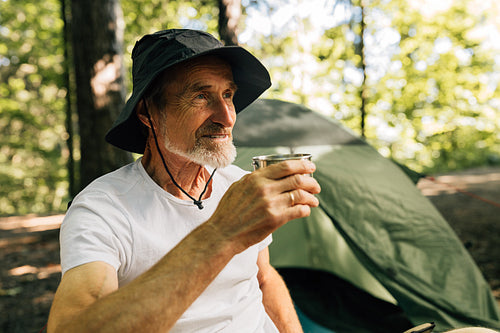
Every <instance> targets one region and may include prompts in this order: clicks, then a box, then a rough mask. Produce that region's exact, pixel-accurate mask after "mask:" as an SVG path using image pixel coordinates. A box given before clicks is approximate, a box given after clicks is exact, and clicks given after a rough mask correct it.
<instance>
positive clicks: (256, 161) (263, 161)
mask: <svg viewBox="0 0 500 333" xmlns="http://www.w3.org/2000/svg"><path fill="white" fill-rule="evenodd" d="M311 158H312V155H311V154H272V155H260V156H254V157H252V166H253V169H254V170H257V169H260V168H265V167H266V166H269V165H271V164H276V163H279V162H283V161H286V160H309V161H310V160H311ZM309 176H312V174H309Z"/></svg>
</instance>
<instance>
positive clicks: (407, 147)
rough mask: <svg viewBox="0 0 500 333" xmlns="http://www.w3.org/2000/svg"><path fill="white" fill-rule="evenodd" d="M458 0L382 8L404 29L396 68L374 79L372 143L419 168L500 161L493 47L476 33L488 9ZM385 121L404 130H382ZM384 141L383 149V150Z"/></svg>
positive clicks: (442, 168)
mask: <svg viewBox="0 0 500 333" xmlns="http://www.w3.org/2000/svg"><path fill="white" fill-rule="evenodd" d="M468 5H470V2H466V1H455V2H453V4H452V5H451V7H450V8H449V9H447V10H446V11H445V12H442V13H439V14H438V15H424V14H423V13H422V12H421V11H420V9H419V8H417V7H412V6H411V5H409V3H408V2H406V1H401V0H400V1H391V2H389V3H387V5H386V6H385V7H384V8H383V9H384V11H385V12H387V13H391V14H392V18H391V19H392V22H391V27H392V28H393V29H395V30H397V31H399V32H400V36H401V40H400V42H399V44H398V47H399V50H398V51H399V52H396V53H395V54H393V56H392V59H391V64H392V66H390V67H391V68H393V70H388V71H387V72H386V73H385V75H384V76H383V77H382V78H381V79H380V81H379V82H377V83H375V84H373V90H374V91H375V92H376V93H375V94H374V96H372V100H371V101H372V103H371V107H370V110H369V114H371V117H370V121H371V122H369V124H371V129H370V136H369V138H370V139H371V142H372V143H373V144H375V145H376V146H377V147H379V148H382V151H385V152H386V155H388V156H391V157H393V158H395V159H396V160H398V161H400V162H402V163H405V164H407V165H409V166H411V167H413V168H414V169H416V170H418V171H423V172H427V173H429V172H443V171H447V170H453V169H462V168H468V167H473V166H479V165H485V164H492V163H498V156H500V155H499V154H500V143H499V140H498V139H499V137H498V134H497V133H498V132H499V130H500V128H499V123H498V116H499V114H498V111H499V110H498V104H499V102H500V94H499V90H498V83H499V82H498V81H497V79H496V78H495V76H494V72H495V71H496V70H497V68H496V67H495V66H497V65H495V61H494V54H493V53H492V51H491V50H489V49H486V48H484V47H483V44H482V42H483V40H482V39H480V38H477V37H475V36H474V34H473V33H472V32H473V31H474V29H479V28H480V27H481V22H482V20H483V19H484V17H483V15H484V13H482V14H481V16H474V14H472V13H471V11H470V10H469V9H468V8H467V6H468ZM381 124H383V126H386V127H387V128H389V130H391V129H392V130H395V131H397V132H399V133H400V137H399V138H397V139H396V140H384V138H383V136H381V135H377V131H380V128H381ZM384 148H385V149H386V150H384Z"/></svg>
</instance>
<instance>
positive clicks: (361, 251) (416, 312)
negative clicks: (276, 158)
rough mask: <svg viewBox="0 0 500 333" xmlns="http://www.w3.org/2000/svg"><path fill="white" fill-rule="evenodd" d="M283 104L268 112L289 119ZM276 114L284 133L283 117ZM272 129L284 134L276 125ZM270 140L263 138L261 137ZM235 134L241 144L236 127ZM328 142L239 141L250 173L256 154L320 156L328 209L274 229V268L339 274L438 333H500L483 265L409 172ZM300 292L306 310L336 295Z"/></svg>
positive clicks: (358, 145) (240, 160)
mask: <svg viewBox="0 0 500 333" xmlns="http://www.w3.org/2000/svg"><path fill="white" fill-rule="evenodd" d="M262 103H264V104H265V103H266V101H257V102H255V103H254V104H252V105H250V106H249V107H248V108H247V109H246V110H245V111H244V112H242V114H241V115H242V116H243V115H248V116H250V115H251V114H252V113H253V114H252V117H253V118H257V119H262V117H263V116H262V115H260V114H259V109H261V110H262V109H263V108H260V105H262ZM280 103H284V104H287V102H280ZM280 103H276V102H273V103H272V105H273V106H274V107H273V109H265V108H264V111H265V112H275V113H279V108H277V106H279V104H280ZM285 114H286V112H285ZM252 117H248V118H247V119H246V120H245V119H243V117H240V116H239V118H238V120H237V124H239V126H241V127H242V128H246V129H247V130H248V129H249V128H252V129H253V131H254V132H258V130H259V128H258V127H253V126H254V124H253V123H252V120H251V118H252ZM273 117H274V118H273V119H274V125H275V126H276V127H278V128H279V127H280V124H281V120H280V118H279V117H278V116H277V115H274V116H273ZM296 118H297V119H300V122H301V127H307V120H306V118H303V117H296ZM242 119H243V120H244V121H242ZM325 119H326V118H325ZM287 121H289V119H288V120H287ZM326 121H328V122H331V123H332V124H334V125H335V126H332V127H331V130H332V131H335V128H340V129H341V130H342V131H344V130H345V129H342V127H341V126H340V125H339V124H338V123H337V122H334V121H333V120H329V119H327V120H326ZM266 131H267V132H270V133H274V131H273V130H272V128H269V127H267V128H266ZM264 134H265V133H264ZM264 134H263V133H262V132H260V136H262V135H264ZM316 134H318V135H323V136H325V135H329V134H328V133H326V134H325V133H324V132H323V133H322V134H319V133H316ZM332 135H335V133H332ZM234 136H235V142H238V140H237V139H238V131H237V128H236V127H235V131H234ZM322 142H328V144H326V145H321V144H319V143H311V142H308V144H309V145H303V146H300V145H297V144H294V145H293V147H291V145H290V146H287V145H283V142H280V143H279V145H278V146H275V147H271V146H270V145H269V144H267V145H266V146H263V147H259V146H252V145H251V144H249V147H245V146H243V144H241V143H240V144H239V145H237V149H238V157H237V159H236V164H237V165H239V166H241V167H243V168H244V169H247V170H251V157H252V156H255V155H265V154H271V153H286V152H290V149H291V148H293V151H294V152H296V153H312V154H313V161H314V162H315V163H316V166H317V170H316V172H315V173H314V177H315V178H316V179H317V180H318V182H319V183H320V185H321V188H322V191H321V193H320V194H319V195H318V198H319V200H320V207H318V208H316V209H313V213H312V214H311V216H310V217H308V218H305V219H300V220H296V221H292V222H290V223H288V224H287V225H285V226H284V227H282V228H280V229H279V230H277V231H276V232H275V233H274V242H273V244H272V245H271V248H270V254H271V262H272V264H273V265H275V267H277V268H278V269H290V268H296V269H301V270H308V271H310V272H317V271H322V272H326V273H328V274H332V275H335V276H339V277H341V278H342V279H345V280H346V281H349V283H351V284H352V285H353V286H355V287H356V288H359V289H361V290H363V291H364V292H366V293H367V294H369V295H370V296H374V297H377V298H378V299H380V300H382V301H384V302H387V303H390V304H394V305H395V306H397V307H399V308H401V309H402V310H403V312H404V315H405V316H406V317H407V318H408V319H409V321H410V322H411V323H412V324H413V325H418V324H421V323H424V322H430V321H433V322H435V323H436V324H437V326H436V329H435V332H442V331H445V330H448V329H451V328H456V327H462V326H485V327H490V328H493V329H500V315H499V310H498V305H497V303H496V301H495V299H494V297H493V295H492V293H491V290H490V288H489V286H488V284H487V282H486V281H485V279H484V278H483V276H482V274H481V272H480V271H479V269H478V267H477V265H476V264H475V262H474V261H473V259H472V258H471V257H470V255H469V254H468V252H467V250H466V249H465V248H464V247H463V245H462V244H461V242H460V240H459V239H458V237H457V236H456V235H455V233H454V232H453V230H452V229H451V227H450V226H449V225H448V223H447V222H446V221H445V220H444V218H443V217H442V216H441V215H440V214H439V212H438V211H437V210H436V208H435V207H434V206H433V205H432V203H430V201H429V200H428V199H427V198H426V197H425V196H423V195H422V194H421V193H420V191H419V190H418V189H417V188H416V186H415V184H414V182H413V181H412V180H411V179H410V178H409V177H408V175H407V174H405V173H404V172H403V170H402V169H401V168H400V167H398V166H397V165H396V164H395V163H393V162H391V161H390V160H388V159H386V158H384V157H382V156H381V155H379V154H378V153H377V151H376V150H375V149H373V148H372V147H371V146H369V145H368V144H366V143H365V142H364V141H361V140H359V139H358V141H355V140H347V141H346V140H344V142H340V143H339V144H333V143H332V141H331V139H329V138H323V140H322ZM346 142H349V143H348V144H346ZM353 142H355V143H353ZM339 235H340V237H339ZM356 279H358V280H356ZM285 280H287V278H286V277H285ZM326 280H328V279H326ZM332 281H333V279H332ZM304 283H307V280H304ZM332 283H333V282H332ZM294 289H295V295H299V294H301V295H302V296H301V297H300V298H301V302H302V306H301V308H302V309H303V310H304V312H306V309H309V310H310V309H311V308H314V303H317V302H319V299H321V297H327V296H326V295H323V296H322V295H321V294H320V295H319V296H318V295H314V297H313V296H311V300H310V302H309V303H307V297H304V293H305V292H306V290H308V289H307V287H306V286H304V287H303V288H302V289H301V287H300V284H299V286H298V287H297V284H295V287H294ZM297 290H298V291H297ZM292 297H294V294H293V292H292ZM296 297H298V296H296ZM318 297H319V298H318ZM294 300H295V298H294ZM304 302H305V303H304ZM321 302H328V300H326V301H325V300H324V299H322V301H321ZM299 306H300V304H299ZM306 313H307V315H308V316H310V317H311V318H313V319H316V320H321V321H323V322H319V323H320V324H322V325H323V326H326V327H329V326H327V325H328V323H327V322H325V321H326V320H327V318H328V317H327V316H319V318H315V317H314V316H315V314H314V313H311V311H310V312H306ZM330 324H331V323H330ZM353 325H354V324H353ZM337 329H338V328H337ZM336 332H343V331H342V330H338V331H336ZM346 332H347V331H346ZM358 332H361V331H358Z"/></svg>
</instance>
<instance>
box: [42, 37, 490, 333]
mask: <svg viewBox="0 0 500 333" xmlns="http://www.w3.org/2000/svg"><path fill="white" fill-rule="evenodd" d="M132 57H133V62H134V63H133V76H134V80H133V81H134V89H133V93H132V96H131V97H130V99H129V100H128V101H127V104H126V106H125V108H124V110H123V112H122V113H121V114H120V116H119V117H118V119H117V121H116V122H115V124H114V125H113V127H112V129H111V130H110V131H109V133H108V134H107V136H106V139H107V141H108V142H110V143H112V144H113V145H115V146H117V147H120V148H122V149H125V150H128V151H131V152H135V153H140V154H143V156H142V158H140V159H138V160H137V161H136V162H134V163H132V164H130V165H127V166H125V167H123V168H121V169H119V170H116V171H114V172H112V173H110V174H107V175H105V176H103V177H101V178H99V179H97V180H96V181H94V182H93V183H92V184H90V185H89V186H88V187H87V188H85V189H84V190H83V191H82V192H81V193H80V194H79V195H78V196H77V197H76V198H75V199H74V201H73V204H72V205H71V207H70V209H69V210H68V212H67V214H66V217H65V219H64V221H63V224H62V227H61V264H62V271H63V277H62V280H61V283H60V285H59V288H58V290H57V293H56V296H55V298H54V302H53V305H52V309H51V313H50V317H49V323H48V331H49V332H51V333H52V332H71V333H75V332H224V333H234V332H259V333H260V332H263V333H267V332H278V331H279V332H301V331H302V328H301V326H300V323H299V320H298V318H297V315H296V313H295V310H294V307H293V304H292V301H291V298H290V295H289V293H288V290H287V288H286V286H285V284H284V282H283V280H282V279H281V277H280V276H279V275H278V273H277V272H276V271H275V270H274V269H273V268H272V267H271V266H270V264H269V252H268V248H267V246H268V245H269V243H270V242H271V233H272V232H273V231H274V230H276V229H277V228H279V227H280V226H282V225H283V224H285V223H287V222H288V221H290V220H293V219H295V218H300V217H304V216H307V215H309V213H310V209H311V207H316V206H317V205H318V200H317V198H316V197H315V196H314V194H317V193H319V191H320V188H319V185H318V183H317V182H316V181H315V180H314V178H312V177H308V176H304V174H309V173H312V172H314V170H315V166H314V164H313V163H311V162H309V161H286V162H282V163H280V164H276V165H271V166H269V167H267V168H264V169H259V170H257V171H255V172H253V173H251V174H246V173H245V172H243V171H242V170H241V169H239V168H237V167H235V166H231V163H232V161H233V159H234V157H235V155H236V150H235V148H234V146H233V144H232V137H231V130H232V128H233V125H234V122H235V120H236V113H238V112H239V111H241V110H242V109H244V108H245V107H246V106H247V105H248V104H250V103H251V102H252V101H254V100H255V99H256V98H257V97H258V96H259V95H260V94H262V93H263V92H264V91H265V90H266V89H267V88H268V87H269V86H270V80H269V74H268V72H267V70H266V69H265V68H264V66H263V65H262V64H261V63H260V62H259V61H258V60H257V59H256V58H255V57H253V56H252V55H251V54H250V53H248V52H247V51H245V50H244V49H243V48H240V47H224V46H223V45H222V44H221V43H220V42H219V41H217V40H216V39H215V38H213V37H212V36H211V35H209V34H206V33H204V32H200V31H193V30H175V29H174V30H166V31H160V32H157V33H155V34H152V35H147V36H145V37H143V38H142V39H141V40H140V41H139V42H138V43H137V44H136V46H135V48H134V51H133V53H132ZM418 329H420V330H417V331H419V332H422V331H423V329H425V328H424V327H419V328H418ZM410 331H412V330H410ZM426 332H429V331H426ZM459 332H460V333H462V332H463V333H466V332H469V333H471V332H478V333H479V332H493V331H490V330H485V329H479V328H477V329H474V328H473V329H464V330H459V331H457V333H459Z"/></svg>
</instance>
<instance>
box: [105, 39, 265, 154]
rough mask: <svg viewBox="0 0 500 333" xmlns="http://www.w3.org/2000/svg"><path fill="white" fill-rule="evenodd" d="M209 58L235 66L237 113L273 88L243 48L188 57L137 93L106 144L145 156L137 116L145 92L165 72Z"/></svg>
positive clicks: (144, 144) (215, 50) (159, 69)
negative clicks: (213, 56) (218, 59)
mask: <svg viewBox="0 0 500 333" xmlns="http://www.w3.org/2000/svg"><path fill="white" fill-rule="evenodd" d="M205 55H215V56H218V57H221V58H222V59H224V60H225V61H227V62H228V63H229V64H230V65H231V69H232V72H233V79H234V82H235V83H236V86H237V87H238V90H237V91H236V94H235V96H234V99H233V102H234V106H235V109H236V113H239V112H240V111H242V110H243V109H244V108H245V107H247V106H248V105H249V104H251V103H252V102H253V101H254V100H256V99H257V98H258V97H259V96H260V95H261V94H262V93H263V92H264V91H266V90H267V89H268V88H269V87H270V86H271V79H270V77H269V73H268V71H267V69H266V68H265V67H264V66H263V65H262V63H261V62H260V61H259V60H258V59H257V58H255V57H254V56H253V55H252V54H251V53H250V52H248V51H247V50H245V49H244V48H242V47H239V46H224V47H219V48H214V49H211V50H207V51H205V52H201V53H198V54H196V55H195V56H193V57H188V58H187V59H183V60H180V61H178V62H175V63H168V64H167V65H165V66H163V67H160V68H158V69H157V70H156V71H155V74H154V75H151V77H149V78H148V82H147V83H146V84H145V85H143V87H142V88H141V89H139V90H134V91H133V93H132V96H130V98H129V99H128V101H127V103H126V104H125V107H124V109H123V110H122V112H121V113H120V115H119V116H118V118H117V120H116V121H115V123H114V124H113V126H112V128H111V129H110V130H109V132H108V133H107V134H106V137H105V139H106V141H107V142H109V143H111V144H112V145H114V146H116V147H118V148H121V149H124V150H126V151H130V152H133V153H138V154H143V153H144V149H145V147H146V137H145V136H144V134H143V131H142V130H141V125H140V121H139V119H138V118H137V115H136V113H135V107H136V105H137V103H138V102H139V101H140V100H141V98H142V96H143V94H144V92H145V91H146V90H147V89H148V87H149V85H150V84H151V82H152V81H153V80H154V79H155V77H157V76H158V75H159V74H160V73H161V72H163V71H164V70H165V69H167V68H169V67H172V66H173V65H176V64H178V63H182V62H185V61H188V60H192V59H195V58H197V57H201V56H205Z"/></svg>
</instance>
